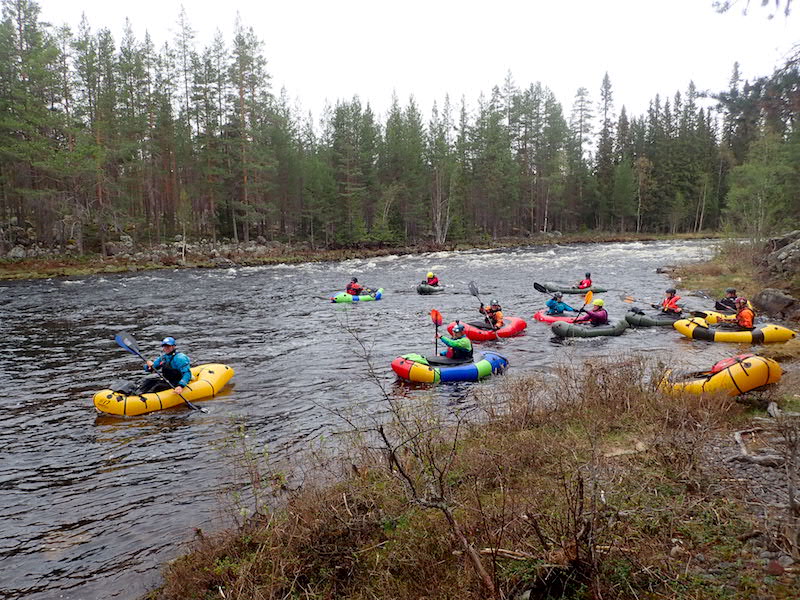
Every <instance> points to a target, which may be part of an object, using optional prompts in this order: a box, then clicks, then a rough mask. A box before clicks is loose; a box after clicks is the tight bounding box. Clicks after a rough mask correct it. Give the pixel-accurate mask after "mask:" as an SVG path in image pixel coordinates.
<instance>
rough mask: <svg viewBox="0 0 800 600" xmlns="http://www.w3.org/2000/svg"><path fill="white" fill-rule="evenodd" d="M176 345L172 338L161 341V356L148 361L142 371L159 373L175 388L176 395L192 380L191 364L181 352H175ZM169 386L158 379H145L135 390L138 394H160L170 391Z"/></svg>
mask: <svg viewBox="0 0 800 600" xmlns="http://www.w3.org/2000/svg"><path fill="white" fill-rule="evenodd" d="M177 346H178V343H177V342H176V341H175V338H174V337H172V336H168V337H165V338H164V339H163V340H161V356H159V357H158V358H156V359H155V360H148V361H147V363H146V364H145V367H144V370H145V371H147V372H148V373H152V372H153V371H161V374H162V375H163V376H164V379H166V380H167V381H169V384H170V385H172V386H173V387H174V388H175V392H177V393H178V394H180V393H182V392H183V388H184V386H185V385H186V384H187V383H189V381H190V380H191V378H192V371H191V369H192V363H191V361H190V360H189V357H188V356H186V355H185V354H184V353H183V352H178V351H177V349H178V348H177ZM170 385H168V384H167V382H166V381H164V380H163V379H161V378H160V377H146V378H145V379H144V380H143V381H142V382H141V383H140V384H139V388H138V389H137V393H138V394H147V393H149V392H161V391H164V390H168V389H170Z"/></svg>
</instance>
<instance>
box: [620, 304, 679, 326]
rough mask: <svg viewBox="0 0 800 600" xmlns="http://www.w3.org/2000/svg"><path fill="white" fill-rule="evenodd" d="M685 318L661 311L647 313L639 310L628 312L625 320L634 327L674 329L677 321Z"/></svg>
mask: <svg viewBox="0 0 800 600" xmlns="http://www.w3.org/2000/svg"><path fill="white" fill-rule="evenodd" d="M685 318H686V317H685V316H681V315H676V314H669V313H665V312H661V311H658V312H655V311H654V312H651V313H646V312H644V311H643V310H641V309H638V308H637V309H633V310H630V311H628V313H627V314H626V315H625V320H626V321H627V322H628V323H629V324H630V325H633V326H634V327H672V326H673V325H674V324H675V321H678V320H680V319H685Z"/></svg>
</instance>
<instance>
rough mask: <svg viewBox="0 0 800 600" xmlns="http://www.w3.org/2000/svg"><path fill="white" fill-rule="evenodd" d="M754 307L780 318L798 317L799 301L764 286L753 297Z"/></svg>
mask: <svg viewBox="0 0 800 600" xmlns="http://www.w3.org/2000/svg"><path fill="white" fill-rule="evenodd" d="M753 304H754V305H755V307H756V308H757V309H758V310H760V311H763V312H765V313H767V314H769V315H772V316H775V317H778V318H781V319H800V301H798V300H797V299H796V298H794V297H792V296H790V295H789V294H787V293H785V292H782V291H781V290H777V289H775V288H765V289H763V290H761V291H760V292H759V293H758V294H756V295H755V296H754V297H753Z"/></svg>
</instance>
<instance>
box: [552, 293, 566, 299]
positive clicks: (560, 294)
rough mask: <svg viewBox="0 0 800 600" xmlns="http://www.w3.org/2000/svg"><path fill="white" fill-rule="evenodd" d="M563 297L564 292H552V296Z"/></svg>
mask: <svg viewBox="0 0 800 600" xmlns="http://www.w3.org/2000/svg"><path fill="white" fill-rule="evenodd" d="M563 297H564V294H562V293H561V292H555V293H554V294H553V298H563Z"/></svg>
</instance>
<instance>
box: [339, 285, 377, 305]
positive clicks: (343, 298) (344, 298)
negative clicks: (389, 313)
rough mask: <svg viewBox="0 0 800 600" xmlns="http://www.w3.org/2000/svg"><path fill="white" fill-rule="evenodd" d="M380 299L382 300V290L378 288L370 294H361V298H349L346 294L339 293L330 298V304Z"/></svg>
mask: <svg viewBox="0 0 800 600" xmlns="http://www.w3.org/2000/svg"><path fill="white" fill-rule="evenodd" d="M381 298H383V288H378V289H377V290H375V291H374V292H372V293H371V294H362V295H361V296H351V295H350V294H348V293H347V292H339V293H338V294H336V295H335V296H331V302H370V301H372V300H380V299H381Z"/></svg>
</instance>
